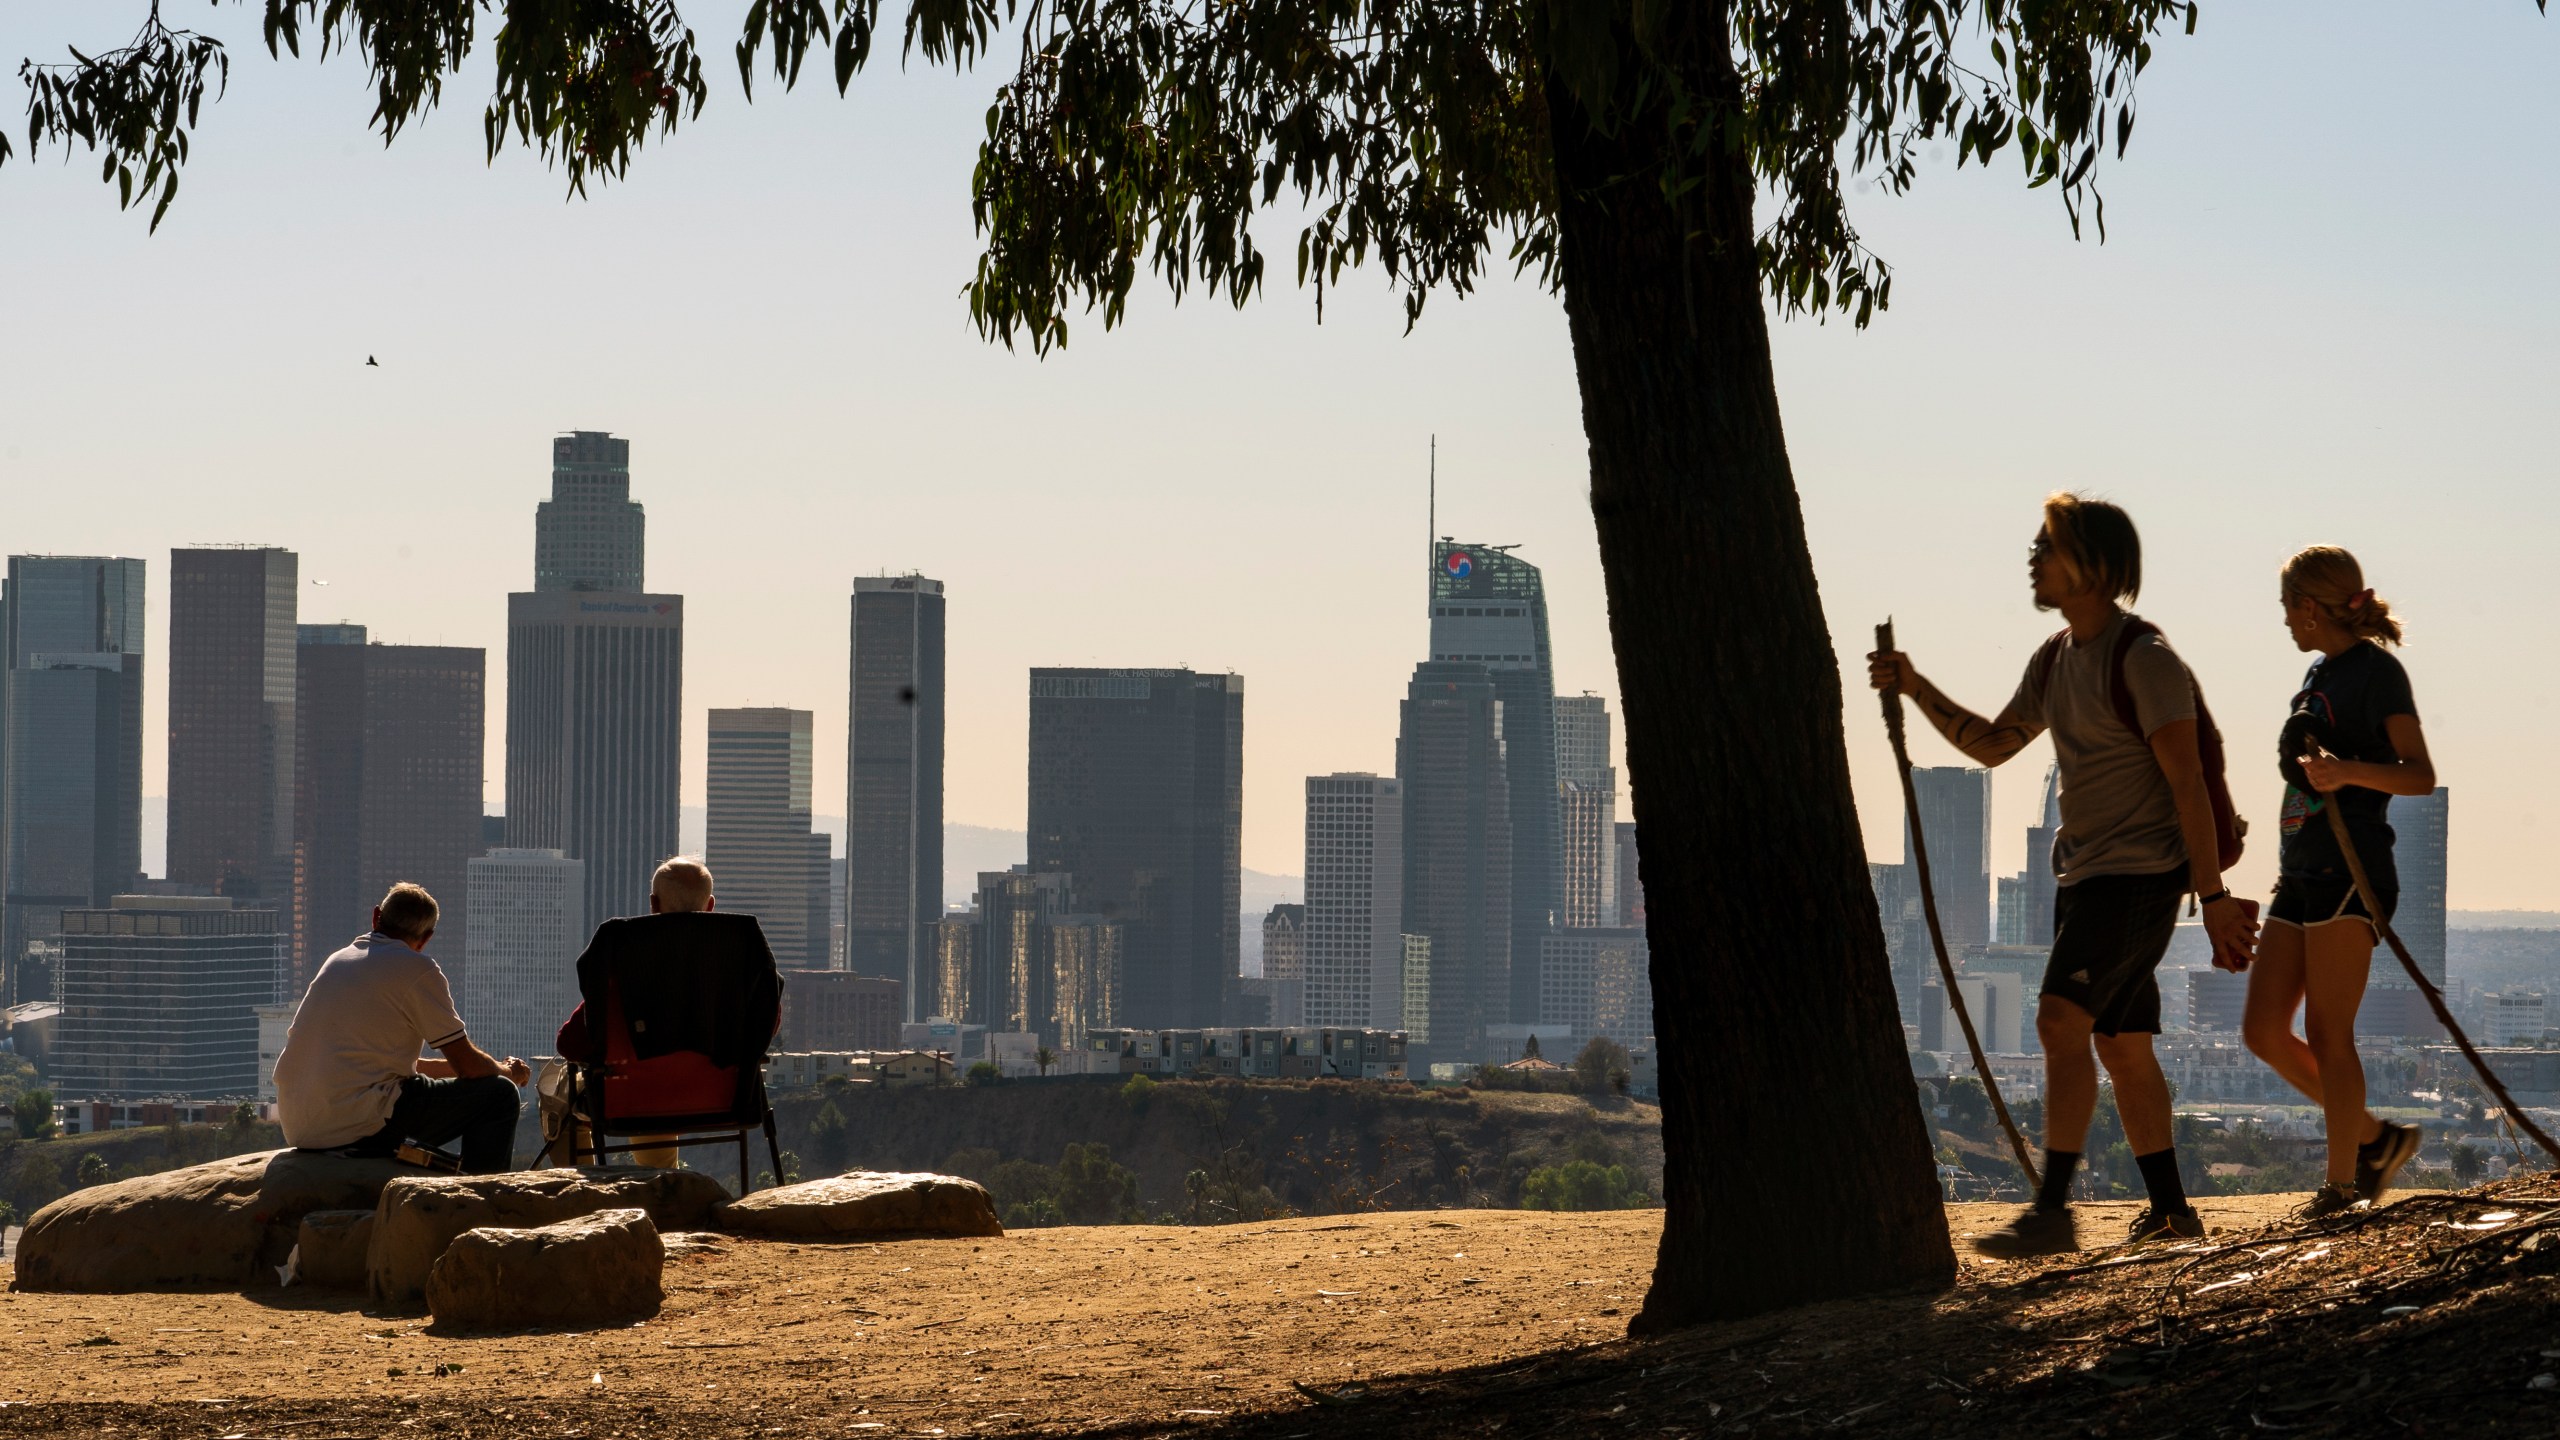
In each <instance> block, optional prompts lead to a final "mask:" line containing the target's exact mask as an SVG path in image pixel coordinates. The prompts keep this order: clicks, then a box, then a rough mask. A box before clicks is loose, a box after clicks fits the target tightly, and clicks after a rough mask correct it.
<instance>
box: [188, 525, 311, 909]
mask: <svg viewBox="0 0 2560 1440" xmlns="http://www.w3.org/2000/svg"><path fill="white" fill-rule="evenodd" d="M301 584H302V581H301V569H300V564H299V561H298V559H297V557H296V556H295V555H294V553H293V552H292V551H290V550H279V549H276V548H275V547H273V546H223V547H218V548H204V549H190V550H172V551H170V552H169V878H170V879H171V880H173V881H176V882H177V883H179V884H181V885H191V886H201V887H202V888H204V889H205V890H207V891H210V892H212V893H214V894H217V895H231V896H236V897H239V898H243V899H248V898H254V897H260V896H263V897H265V898H267V899H269V900H271V901H274V902H276V904H277V906H278V908H280V909H281V908H283V907H285V906H286V905H287V904H289V902H290V897H291V895H292V892H293V837H294V815H293V801H294V772H293V746H294V713H293V707H294V607H295V604H296V602H297V600H298V598H299V593H298V592H299V591H300V588H301Z"/></svg>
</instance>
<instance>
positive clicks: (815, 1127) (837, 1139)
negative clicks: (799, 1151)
mask: <svg viewBox="0 0 2560 1440" xmlns="http://www.w3.org/2000/svg"><path fill="white" fill-rule="evenodd" d="M827 1078H828V1079H830V1080H832V1079H834V1078H836V1077H834V1076H832V1075H830V1076H828V1077H827ZM852 1153H853V1136H852V1134H851V1133H850V1131H849V1130H848V1128H847V1127H846V1125H845V1119H844V1112H843V1111H842V1110H839V1109H837V1108H836V1102H835V1101H833V1100H826V1101H823V1102H821V1103H820V1104H819V1106H818V1113H817V1114H815V1115H813V1116H810V1117H809V1157H810V1158H811V1159H812V1160H815V1161H816V1162H817V1166H818V1168H819V1169H820V1170H822V1171H825V1172H826V1173H827V1174H830V1175H840V1174H842V1173H844V1167H845V1161H846V1160H847V1159H849V1158H851V1156H852Z"/></svg>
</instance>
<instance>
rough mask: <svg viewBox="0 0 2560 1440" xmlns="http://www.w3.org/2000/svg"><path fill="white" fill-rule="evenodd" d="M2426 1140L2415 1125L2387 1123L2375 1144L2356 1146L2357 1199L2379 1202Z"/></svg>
mask: <svg viewBox="0 0 2560 1440" xmlns="http://www.w3.org/2000/svg"><path fill="white" fill-rule="evenodd" d="M2423 1138H2424V1137H2423V1136H2421V1135H2420V1134H2419V1132H2418V1127H2417V1126H2415V1125H2398V1124H2394V1123H2393V1122H2391V1121H2389V1120H2385V1121H2383V1122H2382V1133H2381V1134H2379V1135H2377V1136H2375V1137H2374V1138H2373V1143H2372V1144H2370V1145H2359V1146H2357V1147H2356V1198H2357V1199H2359V1200H2362V1201H2364V1202H2366V1203H2367V1204H2373V1203H2377V1202H2379V1201H2380V1200H2381V1199H2382V1192H2383V1191H2385V1190H2388V1189H2390V1188H2391V1177H2393V1176H2395V1175H2397V1174H2399V1173H2400V1167H2401V1166H2403V1165H2406V1164H2408V1163H2409V1161H2410V1158H2411V1157H2412V1156H2415V1155H2416V1154H2417V1153H2418V1144H2419V1142H2420V1140H2422V1139H2423Z"/></svg>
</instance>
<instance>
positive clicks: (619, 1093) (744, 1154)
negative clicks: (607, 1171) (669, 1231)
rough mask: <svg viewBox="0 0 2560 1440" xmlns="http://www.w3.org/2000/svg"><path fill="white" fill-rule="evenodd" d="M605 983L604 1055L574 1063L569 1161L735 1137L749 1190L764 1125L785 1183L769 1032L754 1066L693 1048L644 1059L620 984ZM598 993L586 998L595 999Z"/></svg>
mask: <svg viewBox="0 0 2560 1440" xmlns="http://www.w3.org/2000/svg"><path fill="white" fill-rule="evenodd" d="M605 984H606V989H605V995H604V997H603V998H604V1002H605V1003H604V1059H603V1060H601V1061H590V1062H586V1063H582V1064H573V1065H571V1066H570V1067H569V1125H570V1127H571V1128H570V1136H571V1139H570V1146H571V1149H570V1152H569V1155H570V1159H571V1161H572V1162H573V1163H594V1164H598V1165H601V1164H603V1163H605V1159H604V1157H606V1156H607V1155H628V1154H631V1153H633V1152H635V1151H640V1150H657V1149H671V1148H674V1147H677V1146H685V1145H720V1144H728V1143H732V1142H734V1143H735V1144H736V1145H737V1147H738V1193H739V1194H741V1195H744V1194H746V1193H747V1192H748V1191H749V1190H751V1189H753V1188H754V1179H753V1176H752V1174H751V1173H750V1171H749V1169H748V1167H749V1166H750V1165H751V1164H752V1163H753V1162H752V1161H751V1160H750V1159H749V1158H748V1156H749V1153H750V1152H749V1149H748V1137H749V1136H750V1135H751V1134H752V1133H753V1132H754V1131H755V1130H757V1129H758V1128H762V1129H763V1131H764V1143H765V1149H766V1150H767V1152H769V1153H770V1154H771V1155H772V1157H773V1173H774V1176H775V1177H776V1183H779V1182H780V1177H781V1175H782V1173H783V1172H782V1142H781V1141H780V1140H779V1139H777V1138H776V1137H775V1135H774V1130H773V1106H772V1105H771V1104H770V1103H769V1102H768V1101H767V1100H766V1098H765V1093H764V1066H763V1063H762V1060H763V1047H764V1046H765V1045H767V1044H769V1043H771V1037H769V1036H756V1037H755V1038H754V1039H753V1041H752V1042H751V1044H750V1046H749V1047H748V1048H749V1052H750V1053H752V1054H754V1055H756V1057H757V1063H754V1064H746V1065H715V1064H713V1063H712V1062H711V1057H710V1056H708V1055H704V1054H702V1053H700V1052H698V1051H693V1050H674V1051H669V1052H668V1053H666V1054H664V1055H658V1056H653V1057H650V1058H648V1059H642V1058H641V1057H640V1055H639V1052H638V1051H637V1049H635V1048H634V1046H633V1045H632V1043H631V1026H630V1024H629V1022H628V1019H627V1017H625V1016H624V1014H623V1013H622V991H621V986H620V985H619V984H617V983H615V982H613V981H611V980H608V981H606V982H605ZM594 998H595V997H592V996H590V997H588V999H589V1003H591V1004H592V1003H593V1001H594ZM616 1140H620V1141H622V1142H623V1143H618V1144H617V1143H613V1142H614V1141H616Z"/></svg>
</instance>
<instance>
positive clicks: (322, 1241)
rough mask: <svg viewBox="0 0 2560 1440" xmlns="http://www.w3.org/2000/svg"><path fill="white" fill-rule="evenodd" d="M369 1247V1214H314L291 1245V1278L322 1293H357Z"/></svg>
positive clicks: (370, 1237) (371, 1213) (355, 1211)
mask: <svg viewBox="0 0 2560 1440" xmlns="http://www.w3.org/2000/svg"><path fill="white" fill-rule="evenodd" d="M372 1243H373V1212H372V1211H370V1210H314V1211H312V1212H311V1213H310V1214H308V1215H305V1216H303V1217H302V1235H301V1238H300V1239H299V1240H297V1241H296V1242H295V1243H294V1260H293V1265H294V1271H293V1273H294V1278H295V1279H296V1280H298V1281H300V1282H301V1283H302V1284H305V1285H310V1286H315V1287H317V1288H319V1289H322V1290H361V1289H363V1288H364V1262H365V1252H366V1250H367V1249H368V1247H370V1246H371V1245H372Z"/></svg>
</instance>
